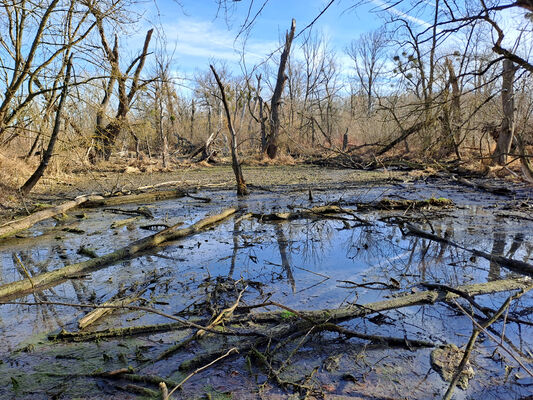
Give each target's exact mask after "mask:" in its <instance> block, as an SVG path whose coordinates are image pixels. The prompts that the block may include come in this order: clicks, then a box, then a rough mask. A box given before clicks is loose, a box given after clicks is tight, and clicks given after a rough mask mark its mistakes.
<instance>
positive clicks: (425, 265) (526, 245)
mask: <svg viewBox="0 0 533 400" xmlns="http://www.w3.org/2000/svg"><path fill="white" fill-rule="evenodd" d="M299 189H300V190H299ZM197 195H198V196H204V197H209V198H211V199H212V201H211V202H210V203H207V204H205V203H202V202H201V201H198V200H195V199H192V198H184V199H176V200H169V201H163V202H158V203H154V204H150V205H139V204H137V205H125V206H121V207H120V209H121V210H126V211H127V210H130V211H131V210H136V209H137V208H138V207H139V206H145V207H147V209H148V210H149V211H150V212H151V213H152V214H153V216H154V218H153V219H146V218H139V219H136V220H135V221H132V222H130V223H129V224H127V225H125V226H120V227H116V228H111V224H112V223H113V222H116V221H120V220H123V219H125V218H130V216H127V215H121V214H117V213H116V211H115V212H111V211H106V210H101V209H99V210H75V211H73V212H72V213H70V216H69V218H67V219H65V220H63V221H60V222H57V221H54V220H49V221H45V222H43V223H41V224H39V225H36V226H35V227H34V228H32V229H31V230H30V231H29V233H27V236H28V237H27V238H17V239H11V240H8V241H4V242H3V243H0V284H5V283H8V282H12V281H16V280H20V279H23V278H24V277H25V276H26V272H25V271H24V269H26V270H27V272H28V273H29V274H30V275H36V274H39V273H42V272H46V271H50V270H53V269H57V268H60V267H62V266H64V265H68V264H72V263H75V262H78V261H82V260H85V259H87V254H90V253H95V254H96V255H99V256H100V255H104V254H107V253H109V252H111V251H113V250H115V249H117V248H119V247H122V246H125V245H127V244H128V243H131V242H133V241H135V240H137V239H139V238H141V237H144V236H148V235H150V234H152V233H153V232H150V231H148V230H143V229H140V227H141V226H142V225H148V224H167V225H173V224H175V223H177V222H183V223H184V224H185V225H184V226H187V225H189V224H191V223H194V222H196V221H198V220H199V219H201V218H203V217H204V216H206V215H208V214H215V213H218V212H220V211H221V210H223V209H224V208H227V207H231V206H238V207H240V208H241V209H242V210H243V211H239V213H237V214H236V215H235V216H234V217H231V218H229V219H227V220H225V221H224V222H222V223H220V224H218V225H216V226H215V227H214V228H211V229H209V230H208V231H205V232H202V233H199V234H196V235H194V236H190V237H187V238H185V239H183V240H179V241H176V242H171V243H168V244H164V245H163V246H160V247H158V248H157V249H156V250H154V251H150V252H147V253H144V254H141V255H139V256H137V257H135V258H132V259H129V260H125V261H122V262H120V263H117V264H115V265H112V266H108V267H106V268H103V269H100V270H98V271H95V272H93V273H91V274H89V275H86V276H82V277H80V278H79V279H72V280H69V281H66V282H63V283H61V284H59V285H56V286H54V287H52V288H49V289H46V290H44V291H41V292H38V293H35V294H31V295H27V296H25V297H22V298H18V299H15V300H13V301H14V302H19V303H43V304H40V305H23V304H5V305H1V306H0V337H1V345H0V360H1V361H0V398H6V399H10V398H13V399H18V398H29V399H30V398H31V399H33V398H34V399H47V398H65V399H68V398H94V399H102V398H110V399H111V398H117V399H120V398H124V399H127V398H136V396H139V397H142V396H146V395H149V393H142V394H134V392H135V390H136V387H137V386H135V387H134V386H131V385H130V386H128V382H125V381H120V380H110V379H104V378H102V377H95V376H89V375H90V374H94V373H95V372H98V371H101V372H103V371H113V370H117V369H120V368H128V367H133V368H135V369H136V373H137V374H141V375H158V376H160V377H164V378H167V379H168V380H170V381H172V382H180V381H182V380H183V379H184V378H185V377H186V376H187V375H188V374H189V373H190V372H191V371H192V370H194V369H195V368H193V369H192V370H190V371H182V370H180V369H179V368H178V367H179V366H180V364H181V363H182V362H184V361H187V360H189V359H192V358H193V357H195V356H197V355H200V354H203V353H208V352H211V351H214V350H216V349H223V350H224V351H227V350H229V349H230V348H231V347H232V346H235V345H236V344H238V343H239V341H241V340H249V338H246V337H241V338H239V337H236V338H235V337H230V336H228V337H226V336H224V337H216V338H206V339H204V338H202V339H199V340H197V341H194V342H192V343H190V344H188V345H186V346H184V347H183V348H182V349H180V350H179V351H177V352H176V353H175V354H172V355H170V356H169V357H167V358H165V359H162V360H160V361H157V362H150V360H154V359H155V358H156V357H158V356H159V355H160V354H161V353H162V352H164V351H165V350H166V349H168V348H169V347H170V346H171V345H173V344H175V343H177V342H180V341H182V340H184V339H186V338H188V337H190V336H191V334H192V333H193V332H194V331H192V330H174V331H171V332H164V333H153V334H144V335H137V336H128V337H125V338H118V339H116V338H115V339H113V338H111V339H101V340H97V341H89V342H84V343H63V342H51V341H49V340H48V339H47V334H49V333H57V332H58V331H60V330H61V329H64V330H67V331H75V330H76V329H77V321H78V320H79V319H80V318H81V317H82V316H83V315H84V314H85V313H86V312H87V311H88V310H87V309H79V308H74V307H71V306H66V305H58V304H46V303H75V304H101V303H103V302H105V301H107V300H109V299H110V298H111V297H112V296H114V295H116V294H117V293H118V292H121V291H122V292H123V293H125V294H133V293H139V292H140V293H142V294H141V296H140V297H142V298H143V299H145V300H144V302H143V303H142V305H144V306H147V307H152V308H156V309H158V310H160V311H162V312H164V313H167V314H172V315H179V316H181V317H183V318H197V320H198V318H200V320H199V321H201V322H199V323H200V324H204V326H205V323H206V322H207V320H206V318H208V317H209V316H210V315H211V314H212V313H215V314H217V313H220V312H221V311H222V310H223V309H224V308H227V307H230V306H231V305H233V304H234V303H235V301H236V299H237V297H238V295H239V293H241V292H242V298H241V299H240V302H239V306H240V307H243V308H242V309H237V310H236V311H235V314H236V315H247V313H248V312H250V311H251V312H254V313H256V312H257V313H258V312H262V311H265V309H264V308H257V309H250V308H248V309H246V307H247V306H252V305H255V304H261V303H265V302H269V301H273V302H277V303H280V304H282V305H283V306H285V307H286V309H285V311H284V312H285V313H286V318H287V319H291V318H294V317H295V316H294V313H292V312H290V311H287V310H290V309H294V310H319V309H335V308H338V307H346V306H349V305H354V304H357V305H362V304H365V303H369V302H377V301H380V300H384V299H387V298H391V297H393V296H395V295H397V294H398V293H401V292H411V293H415V292H418V291H422V290H426V289H425V288H424V287H423V286H422V285H421V283H422V282H427V283H439V284H444V285H448V286H452V287H457V286H459V285H466V284H473V283H482V282H487V281H494V280H498V279H505V278H510V277H514V276H517V275H516V274H514V273H512V272H510V271H509V270H507V269H505V268H503V267H502V266H500V265H498V264H496V263H493V262H489V261H488V260H485V259H483V258H480V257H475V256H473V255H472V253H471V252H468V251H464V250H461V249H458V248H456V247H452V246H449V245H448V244H445V243H438V242H435V241H431V240H429V239H425V238H421V237H417V236H411V235H404V233H402V230H401V228H400V226H401V224H398V223H396V222H392V221H398V220H401V219H407V220H409V222H411V223H413V224H415V225H416V226H418V227H420V228H421V229H424V230H425V231H428V232H433V233H434V234H436V235H438V236H441V237H445V238H447V239H450V240H452V241H454V242H455V243H459V244H461V245H463V246H464V247H467V248H470V249H477V250H482V251H484V252H486V253H490V254H495V255H502V256H505V257H508V258H512V259H515V260H520V261H525V262H528V263H530V264H531V262H532V260H533V241H532V238H533V229H532V228H533V218H532V217H533V213H532V212H531V206H530V203H528V198H527V196H528V193H527V191H522V192H520V193H519V195H518V196H517V197H515V198H513V199H510V198H508V197H502V196H495V195H490V194H485V193H480V192H474V191H468V190H467V189H464V188H463V187H460V186H455V185H454V184H449V183H446V182H444V181H435V182H432V183H414V184H403V185H402V184H396V185H387V186H382V187H381V186H380V187H376V186H365V187H357V186H354V187H345V188H336V189H331V188H329V189H327V190H315V191H313V201H312V202H311V201H310V200H309V195H308V192H307V189H305V188H296V189H295V188H290V187H278V188H276V189H274V190H273V191H260V190H256V191H254V192H253V193H252V194H251V195H250V196H248V197H247V198H245V199H237V198H236V197H235V196H234V194H233V192H230V191H222V190H221V191H205V192H200V193H198V194H197ZM382 197H389V198H406V199H415V198H417V199H421V198H429V197H446V198H449V199H451V200H453V201H454V202H455V204H456V206H455V207H453V208H450V209H422V210H418V211H414V210H413V211H410V210H407V211H406V210H393V211H383V210H374V211H364V212H363V211H361V212H357V214H356V215H357V216H358V217H360V218H362V219H365V220H368V221H369V222H370V223H371V224H369V225H367V224H363V223H361V221H360V220H358V219H353V218H352V216H350V215H344V214H340V215H337V216H335V217H334V218H316V219H315V218H313V219H295V220H291V221H262V220H261V219H260V218H256V217H250V218H244V219H243V218H240V216H241V215H242V214H243V213H245V212H252V213H256V214H270V213H272V212H282V211H288V210H298V209H302V208H310V207H313V206H316V205H323V204H327V203H329V202H332V201H339V200H340V203H341V204H343V202H344V203H347V204H348V205H346V208H347V209H355V206H350V205H349V204H353V203H355V202H369V201H374V200H377V199H379V198H382ZM244 210H245V211H244ZM339 217H342V218H339ZM508 296H509V293H500V294H491V295H485V296H481V297H478V298H476V300H477V301H478V302H479V303H480V304H481V305H482V306H488V307H491V308H493V309H498V308H499V307H500V306H501V304H502V303H503V302H504V301H505V299H506V298H507V297H508ZM458 303H460V304H461V305H462V306H463V307H465V308H467V309H468V310H469V311H470V310H471V309H470V308H469V306H468V304H467V303H466V302H465V301H460V300H458ZM133 304H140V303H138V302H137V303H133ZM243 310H244V311H243ZM267 310H279V308H277V307H275V306H269V307H267ZM532 312H533V301H532V295H531V293H528V294H526V295H524V296H523V297H522V298H521V299H519V300H518V301H515V302H513V303H512V306H511V308H510V310H509V313H510V314H512V315H513V316H516V317H517V318H520V319H521V320H523V321H525V323H521V324H517V323H512V322H507V323H506V324H505V335H506V337H507V338H508V339H509V340H510V341H511V342H512V345H513V346H514V347H515V349H516V352H515V355H516V354H518V352H519V353H522V355H523V356H524V357H521V356H518V357H520V359H521V360H523V362H524V363H525V365H526V366H528V367H529V369H533V368H532V364H531V363H528V361H531V359H532V358H533V328H532V321H533V318H532V316H531V313H532ZM169 321H170V320H169V319H167V318H165V317H163V316H161V315H156V314H153V313H149V312H146V311H142V310H131V311H126V310H119V311H117V312H115V313H113V314H111V315H108V316H105V317H104V318H102V319H101V320H99V321H97V322H96V323H95V324H94V325H91V327H90V328H88V329H87V330H89V331H91V330H102V329H106V328H117V327H128V326H141V325H151V324H158V323H167V322H169ZM170 322H172V321H170ZM342 326H344V327H346V328H349V329H350V330H352V331H357V332H361V333H366V334H372V335H381V336H394V337H399V338H407V339H409V340H414V339H419V340H425V341H430V342H433V343H435V344H436V345H441V344H446V343H454V344H456V345H458V346H459V347H461V346H464V345H465V344H466V343H467V342H468V340H469V338H470V335H471V333H472V322H471V320H470V319H469V318H468V317H467V316H465V315H464V314H463V313H462V312H460V311H459V310H458V309H457V308H454V307H452V306H451V305H450V304H448V303H437V304H434V305H425V306H413V307H406V308H401V309H398V310H392V311H386V312H381V313H376V314H372V315H370V316H369V317H366V318H358V319H354V320H351V321H348V322H345V323H342ZM503 327H504V324H503V323H501V322H498V323H496V324H494V325H493V328H494V329H495V330H496V331H497V332H501V331H502V328H503ZM496 336H497V335H496ZM282 339H283V340H280V339H278V340H274V341H272V342H270V343H268V344H267V346H266V348H265V346H263V347H262V348H259V349H257V350H259V351H261V352H264V353H265V354H268V356H269V362H271V363H272V364H271V366H272V367H273V368H274V370H278V369H279V368H280V367H282V368H281V370H280V371H279V375H278V376H277V378H276V377H275V376H273V375H272V373H270V374H269V373H268V372H267V370H266V368H265V365H263V364H261V363H260V362H258V360H257V354H256V355H255V356H254V354H253V352H251V351H245V352H242V353H241V354H237V355H232V356H230V357H227V358H225V359H223V360H221V361H219V362H218V363H216V364H214V365H213V366H210V367H209V368H207V369H205V370H204V371H201V372H199V373H197V374H195V375H194V376H192V377H191V379H189V380H188V381H187V382H186V383H185V384H184V385H183V389H182V390H180V391H177V392H175V394H174V395H173V396H174V398H184V399H188V398H217V399H230V398H233V399H255V398H265V399H277V398H280V399H282V398H291V396H292V398H300V397H299V396H302V397H304V396H305V395H308V396H309V398H331V399H341V398H362V399H401V398H407V399H431V398H441V397H442V396H443V394H444V392H445V391H446V388H447V387H448V383H447V382H445V381H443V379H442V378H441V376H440V375H439V374H438V373H437V372H436V371H435V370H434V369H432V367H431V364H430V353H431V351H432V349H431V348H429V349H428V348H421V349H419V348H409V346H407V347H408V348H401V347H390V346H388V345H386V344H370V343H369V342H368V341H364V340H360V339H356V338H352V339H346V338H344V337H343V336H342V335H341V336H339V335H338V334H336V333H326V332H322V333H311V332H308V334H304V335H297V336H296V335H295V336H294V337H287V338H282ZM285 339H287V340H286V341H285V342H284V340H285ZM508 346H509V345H508V344H506V347H508ZM528 358H529V359H528ZM470 362H471V364H472V367H473V369H474V371H475V376H474V377H473V379H471V380H470V384H469V386H468V388H467V389H466V390H461V389H459V388H456V390H455V397H454V398H456V399H480V398H483V399H491V398H492V399H521V398H524V399H525V398H527V397H526V396H527V395H530V394H531V393H533V379H531V377H529V375H527V373H526V371H524V369H523V368H522V367H520V366H519V365H518V364H517V362H516V361H515V360H513V359H512V358H511V357H510V356H508V355H507V354H506V353H505V351H504V350H502V349H501V348H498V346H497V344H496V343H494V342H493V341H491V339H490V338H489V337H488V336H487V335H485V334H483V333H482V334H481V336H480V339H479V343H478V345H477V346H476V348H475V350H474V352H473V354H472V356H471V358H470ZM204 364H207V362H206V363H204ZM199 366H201V365H199ZM268 375H270V376H268ZM287 382H289V383H287ZM292 382H298V383H299V384H300V385H301V386H300V387H298V386H295V385H292V384H291V383H292ZM140 385H141V386H143V387H147V388H151V389H153V390H157V385H151V384H148V383H141V384H140ZM170 388H171V387H170Z"/></svg>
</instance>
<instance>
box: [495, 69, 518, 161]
mask: <svg viewBox="0 0 533 400" xmlns="http://www.w3.org/2000/svg"><path fill="white" fill-rule="evenodd" d="M515 72H516V68H515V66H514V64H513V62H512V61H511V60H507V59H505V60H503V73H502V109H503V120H502V124H501V128H500V134H499V135H498V142H497V144H496V150H494V153H493V154H492V157H493V159H494V162H496V163H497V164H500V165H505V164H506V163H507V155H508V154H509V151H510V150H511V144H512V143H513V134H514V90H513V81H514V76H515Z"/></svg>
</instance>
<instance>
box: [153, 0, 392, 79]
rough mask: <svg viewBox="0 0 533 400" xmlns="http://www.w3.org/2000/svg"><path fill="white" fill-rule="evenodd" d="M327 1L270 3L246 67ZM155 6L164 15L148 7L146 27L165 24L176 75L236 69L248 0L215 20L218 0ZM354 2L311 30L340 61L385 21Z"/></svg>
mask: <svg viewBox="0 0 533 400" xmlns="http://www.w3.org/2000/svg"><path fill="white" fill-rule="evenodd" d="M263 1H264V0H255V1H254V7H260V6H261V5H262V4H263ZM376 1H379V0H376ZM327 3H328V1H323V0H309V1H302V0H269V1H268V2H267V4H266V6H265V8H264V10H263V12H262V13H261V15H260V16H259V17H258V18H257V20H256V23H255V24H254V26H253V28H252V30H251V32H250V35H249V37H248V38H247V41H246V54H247V64H249V65H248V67H252V66H253V64H254V63H257V62H259V61H260V60H261V59H263V58H264V57H266V56H267V55H268V54H269V53H271V52H272V51H274V50H275V49H276V48H277V47H278V46H279V38H280V37H281V36H282V35H284V33H285V31H286V30H287V29H288V28H289V26H290V22H291V18H295V19H296V32H299V31H300V30H301V29H303V28H304V27H305V26H307V25H308V24H309V23H310V22H311V21H312V20H313V19H314V18H315V17H316V16H317V15H318V14H319V13H320V12H321V11H322V10H323V8H324V7H325V5H326V4H327ZM157 4H158V9H159V14H160V15H157V12H156V8H155V7H149V9H148V12H147V13H146V14H145V18H146V20H147V23H155V24H159V23H160V24H161V27H162V29H163V31H164V32H165V35H166V37H167V41H168V44H169V48H171V49H174V48H175V54H174V59H175V64H176V65H177V70H178V71H180V72H181V73H185V74H187V75H191V74H193V73H194V71H195V70H198V71H202V70H206V69H207V68H208V65H209V63H210V62H211V61H213V60H220V61H224V62H225V63H226V64H227V65H228V66H229V67H230V68H232V69H233V68H235V70H238V62H239V59H240V55H239V53H238V50H241V49H242V44H241V43H242V42H240V41H237V42H236V41H235V38H236V36H237V33H238V32H239V30H240V28H241V25H242V24H243V22H244V21H245V19H246V14H247V13H248V6H249V4H250V2H249V0H244V1H240V2H235V3H232V5H233V7H232V9H231V13H230V15H229V16H228V19H226V18H225V16H224V12H223V11H221V12H220V13H219V15H218V16H217V5H216V2H215V0H196V1H194V0H182V1H181V6H180V5H179V4H177V3H176V2H174V1H172V0H158V1H157ZM352 4H353V2H351V1H346V0H345V1H336V2H335V3H334V4H333V5H332V6H331V7H330V8H329V9H328V11H326V13H325V14H324V15H322V16H321V17H320V19H319V20H318V21H317V22H316V23H315V25H314V27H313V29H314V30H315V31H318V32H321V33H323V34H324V35H325V36H326V37H327V38H328V41H329V44H330V46H331V47H332V48H333V49H335V50H336V51H337V53H338V54H339V57H343V54H342V53H343V49H344V48H345V47H346V46H347V45H348V44H349V42H350V41H351V40H353V39H357V37H358V36H359V35H360V34H361V33H364V32H368V31H371V30H373V29H376V28H377V27H378V26H379V25H380V24H381V23H382V21H383V20H382V19H380V18H379V17H378V16H377V15H376V14H375V13H373V12H371V10H372V9H373V8H377V6H376V5H375V4H372V5H365V6H360V7H358V8H357V9H356V10H354V9H349V7H350V6H351V5H352ZM252 13H253V12H252ZM159 21H160V22H159ZM174 46H175V47H174ZM296 46H297V45H296Z"/></svg>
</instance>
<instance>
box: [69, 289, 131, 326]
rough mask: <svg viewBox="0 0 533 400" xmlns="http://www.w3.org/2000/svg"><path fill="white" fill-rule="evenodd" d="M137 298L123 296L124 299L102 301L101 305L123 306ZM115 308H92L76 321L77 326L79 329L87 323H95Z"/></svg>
mask: <svg viewBox="0 0 533 400" xmlns="http://www.w3.org/2000/svg"><path fill="white" fill-rule="evenodd" d="M138 299H139V297H138V296H132V297H127V298H124V299H117V300H112V301H106V302H105V303H103V305H104V306H116V307H124V306H127V305H128V304H131V303H133V302H134V301H136V300H138ZM116 310H117V309H116V308H112V307H100V308H96V309H94V310H92V311H91V312H89V313H87V314H86V315H85V316H84V317H83V318H81V319H80V320H79V321H78V328H79V329H85V328H87V327H88V326H89V325H91V324H93V323H95V322H96V321H97V320H99V319H100V318H102V317H104V316H105V315H107V314H111V313H112V312H113V311H116Z"/></svg>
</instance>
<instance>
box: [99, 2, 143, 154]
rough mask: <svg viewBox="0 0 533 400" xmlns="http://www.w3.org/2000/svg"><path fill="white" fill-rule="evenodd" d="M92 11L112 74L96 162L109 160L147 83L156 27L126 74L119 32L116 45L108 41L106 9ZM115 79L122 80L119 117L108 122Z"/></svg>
mask: <svg viewBox="0 0 533 400" xmlns="http://www.w3.org/2000/svg"><path fill="white" fill-rule="evenodd" d="M91 12H92V13H93V15H94V16H95V18H96V23H97V26H98V32H99V34H100V41H101V44H102V47H103V49H104V53H105V56H106V57H107V60H108V62H109V64H110V65H111V76H110V77H109V80H108V82H107V85H106V87H105V91H104V98H103V100H102V104H101V109H100V110H99V112H98V115H97V121H96V128H95V134H94V138H93V139H94V141H93V145H94V153H93V154H92V156H91V161H92V162H93V163H94V162H96V160H97V159H105V160H109V157H110V156H111V152H112V148H113V146H114V144H115V141H116V139H117V137H118V135H119V134H120V131H121V128H122V126H123V125H124V123H125V120H126V116H127V115H128V112H129V110H130V107H131V103H132V101H133V99H134V97H135V94H136V93H137V90H139V88H140V87H142V86H144V85H146V84H147V82H144V83H141V82H140V76H141V72H142V70H143V67H144V64H145V61H146V56H147V55H148V46H149V45H150V40H151V38H152V33H153V31H154V30H153V29H150V30H148V32H146V37H145V39H144V45H143V48H142V51H141V54H140V55H139V56H138V57H136V58H135V59H134V60H133V61H132V62H131V63H130V64H129V66H128V67H127V68H126V71H125V72H124V73H123V72H122V71H121V68H120V57H119V51H118V35H115V42H114V46H113V48H111V46H110V45H109V42H108V40H107V37H106V34H105V30H104V24H103V17H104V15H103V14H102V12H101V11H100V10H99V9H98V8H96V7H93V8H92V9H91ZM133 68H135V72H134V73H133V77H132V78H131V84H130V87H129V90H128V89H127V88H126V83H127V80H128V79H130V77H129V74H130V72H131V71H132V70H133ZM115 82H117V83H118V107H117V111H116V113H115V117H114V118H113V119H112V120H111V121H110V122H108V123H107V124H106V125H104V118H103V114H104V113H105V111H106V108H107V106H108V104H109V99H110V97H111V95H112V92H113V88H114V86H115Z"/></svg>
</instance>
